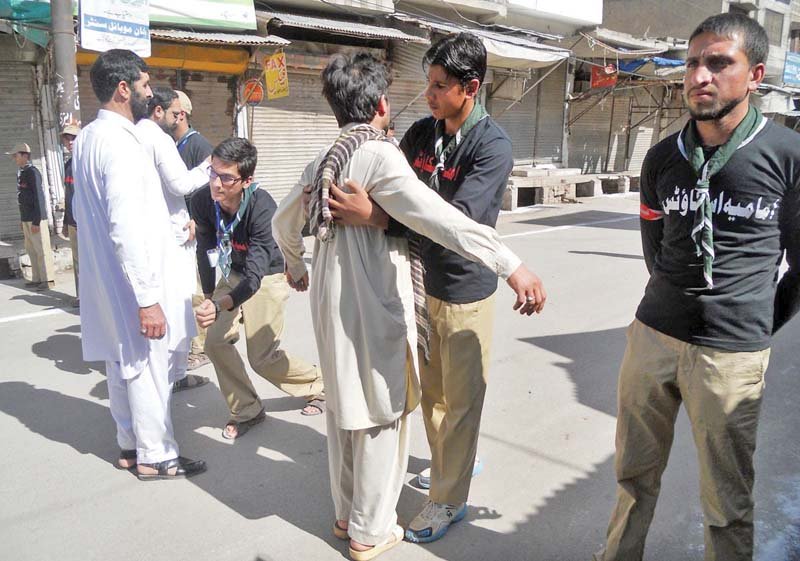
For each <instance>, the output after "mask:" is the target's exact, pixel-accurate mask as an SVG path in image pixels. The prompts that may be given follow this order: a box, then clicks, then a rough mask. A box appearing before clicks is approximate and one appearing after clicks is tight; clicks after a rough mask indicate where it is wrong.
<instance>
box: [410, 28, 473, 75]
mask: <svg viewBox="0 0 800 561" xmlns="http://www.w3.org/2000/svg"><path fill="white" fill-rule="evenodd" d="M434 64H437V65H439V66H441V67H442V68H444V71H445V72H447V75H448V76H452V77H453V78H456V79H458V81H459V82H461V85H462V86H466V85H467V84H468V83H469V81H470V80H476V79H477V80H479V81H480V83H481V84H483V79H484V78H485V77H486V47H484V46H483V43H482V42H481V40H480V39H478V38H477V37H476V36H475V35H473V34H472V33H454V34H452V35H448V36H447V37H445V38H444V39H442V40H441V41H439V42H438V43H436V44H435V45H433V46H432V47H431V48H430V49H428V51H427V52H426V53H425V56H423V57H422V68H423V69H424V70H425V71H426V72H427V69H428V68H430V67H431V66H433V65H434Z"/></svg>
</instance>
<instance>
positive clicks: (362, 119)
mask: <svg viewBox="0 0 800 561" xmlns="http://www.w3.org/2000/svg"><path fill="white" fill-rule="evenodd" d="M388 85H389V78H388V71H387V69H386V68H385V66H384V65H383V64H381V63H380V62H378V61H377V60H376V59H374V58H373V57H372V56H371V55H367V54H358V55H354V56H351V57H345V56H342V55H337V56H336V57H334V58H333V59H332V60H331V62H330V63H329V64H328V66H327V68H326V69H325V70H324V71H323V93H324V94H325V96H326V98H327V100H328V102H329V104H330V105H331V108H332V109H333V112H334V114H335V115H336V117H337V120H338V122H339V124H340V126H342V134H343V135H345V134H350V133H352V131H353V130H354V128H355V127H359V129H360V130H366V129H365V126H364V125H365V124H369V125H371V126H372V127H373V130H374V129H377V131H381V130H384V129H385V128H386V127H387V126H388V124H389V103H388V101H387V98H386V91H387V89H388ZM377 131H375V132H377ZM340 139H341V137H340ZM338 142H339V141H337V144H338ZM327 153H328V149H327V148H326V149H325V150H323V151H322V152H320V154H319V156H318V157H317V158H316V160H315V161H314V162H312V163H310V164H309V165H308V166H307V167H306V169H305V171H304V172H303V175H302V177H301V179H300V181H299V182H298V184H297V185H295V187H294V189H293V190H292V191H291V193H290V194H289V195H288V196H287V197H286V198H285V199H284V200H283V202H282V203H281V205H280V207H279V209H278V212H277V213H276V215H275V217H274V219H273V235H274V237H275V240H276V241H277V242H278V245H279V247H280V248H281V251H282V252H283V253H284V257H285V259H286V269H287V277H288V278H289V282H290V283H291V284H292V285H293V286H294V287H295V288H296V289H298V290H305V288H306V286H307V282H308V273H307V271H306V267H305V263H304V262H303V253H304V249H305V248H304V245H303V240H302V235H301V231H302V229H303V226H304V224H305V222H306V217H305V213H304V210H305V209H304V205H303V189H304V187H305V186H306V185H309V184H314V182H315V177H316V176H317V172H318V169H319V167H320V166H321V165H323V164H324V162H326V161H327V160H326V154H327ZM341 178H351V179H352V180H354V181H356V182H358V183H360V184H361V185H364V186H365V187H366V189H367V191H368V192H369V194H370V196H371V197H372V198H373V199H375V200H376V201H380V203H379V204H380V205H381V206H382V207H383V209H384V210H385V211H386V212H388V213H389V214H390V215H391V216H393V217H394V218H395V219H396V220H398V221H400V222H402V223H403V224H405V225H407V226H408V227H409V228H410V229H412V230H414V231H416V232H419V233H420V234H423V235H425V236H426V237H428V238H429V239H431V240H434V241H436V242H437V243H440V244H442V245H443V246H445V247H447V248H449V249H452V250H453V251H456V252H458V253H459V254H461V255H463V256H464V257H466V258H469V259H471V260H474V261H477V262H479V263H482V264H483V265H485V266H487V267H489V268H490V269H491V270H493V271H495V272H496V273H497V274H498V275H499V276H501V277H503V278H504V279H506V280H507V282H508V284H509V285H510V286H511V287H512V289H514V291H515V293H516V294H517V303H516V305H515V309H520V312H521V313H526V314H530V313H532V312H533V310H534V304H533V303H532V302H531V301H532V300H533V297H532V295H533V294H534V291H535V290H538V289H539V288H540V286H541V285H540V281H539V280H538V278H537V277H536V276H535V275H533V274H532V273H531V272H530V271H528V270H527V269H526V268H525V266H524V265H522V264H521V261H520V260H519V258H518V257H517V256H516V255H514V254H513V253H512V252H511V251H510V250H509V249H508V248H507V247H506V246H504V245H503V244H502V243H501V242H500V239H499V237H498V235H497V233H496V232H495V231H494V229H492V228H489V227H487V226H482V225H479V224H477V223H475V222H473V221H472V220H470V219H469V218H467V217H466V216H465V215H464V214H462V213H460V212H459V211H457V210H456V209H455V208H454V207H452V206H451V205H449V204H448V203H446V202H445V201H444V200H443V199H442V198H441V197H439V196H438V195H437V194H436V193H435V192H434V191H432V190H431V189H429V188H428V187H427V186H426V185H425V184H423V183H421V182H420V181H418V180H417V178H416V175H415V174H414V172H413V170H412V169H411V167H410V166H409V165H408V163H407V162H406V159H405V157H404V156H403V154H402V153H401V152H400V150H399V149H398V148H397V146H395V145H394V144H392V143H391V142H388V141H383V140H367V141H366V142H364V143H363V144H361V145H360V147H359V148H357V149H356V150H355V151H354V152H353V154H352V157H351V158H350V159H349V161H348V162H347V163H345V164H344V165H343V167H342V173H341ZM313 196H314V195H313V194H312V197H313ZM312 231H313V230H312ZM310 288H311V292H310V302H311V312H312V319H313V321H314V330H315V334H316V338H317V346H318V351H319V358H320V367H321V369H322V374H323V379H324V382H325V388H326V395H327V403H328V408H327V413H326V414H327V427H328V430H327V432H328V458H329V468H330V478H331V492H332V495H333V502H334V506H335V511H336V522H335V524H334V528H333V531H334V533H335V534H336V535H337V536H338V537H340V538H342V539H347V538H348V537H349V538H350V556H351V558H353V559H355V560H357V561H362V560H366V559H372V558H373V557H375V556H377V555H379V554H380V553H382V552H383V551H385V550H387V549H389V548H390V547H392V546H394V545H396V544H397V543H399V542H400V541H401V540H402V537H403V530H402V529H401V528H400V527H399V526H397V516H396V513H395V507H396V505H397V500H398V497H399V495H400V490H401V488H402V485H403V478H404V476H405V473H406V466H407V462H408V446H409V428H408V417H407V414H408V413H409V412H410V411H411V410H413V409H414V408H415V407H416V406H417V404H418V402H419V395H420V391H419V379H418V373H417V328H416V320H415V309H414V288H413V286H412V274H411V265H410V260H409V244H408V241H407V240H406V238H401V237H390V236H387V235H386V233H385V232H384V231H383V230H378V229H376V228H369V227H339V226H336V228H335V235H334V236H333V237H332V239H329V240H328V241H325V242H321V241H320V240H319V236H318V239H317V240H316V242H315V245H314V259H313V264H312V271H311V287H310Z"/></svg>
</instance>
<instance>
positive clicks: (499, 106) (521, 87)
mask: <svg viewBox="0 0 800 561" xmlns="http://www.w3.org/2000/svg"><path fill="white" fill-rule="evenodd" d="M494 81H495V83H494V84H487V88H492V90H494V91H496V92H503V91H507V92H520V93H522V92H524V91H525V90H527V89H528V88H529V87H530V84H531V83H532V82H535V81H536V78H535V77H534V78H532V79H531V78H525V77H523V76H508V75H504V74H503V73H502V71H496V72H495V73H494ZM515 82H516V83H515ZM501 87H502V88H503V89H502V90H501V89H500V88H501ZM488 95H490V92H489V91H487V96H488ZM509 97H511V96H509ZM537 99H538V88H534V89H533V90H532V91H530V92H528V94H527V95H526V96H524V97H523V98H522V99H520V101H519V103H517V104H515V105H514V106H513V107H512V108H511V109H507V107H508V106H509V105H511V103H513V101H514V100H513V99H505V98H502V97H492V98H490V99H489V101H488V103H487V106H488V107H487V110H488V111H489V114H490V115H492V116H493V118H494V120H495V121H497V124H499V125H500V126H501V127H502V129H503V130H504V131H506V134H507V135H508V137H509V138H510V139H511V146H512V151H513V153H514V160H515V161H521V160H528V161H530V160H531V159H532V158H533V145H534V139H535V137H536V104H537Z"/></svg>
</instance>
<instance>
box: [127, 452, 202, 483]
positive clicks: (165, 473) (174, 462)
mask: <svg viewBox="0 0 800 561" xmlns="http://www.w3.org/2000/svg"><path fill="white" fill-rule="evenodd" d="M139 465H140V466H144V467H149V468H152V469H154V470H156V471H157V473H152V474H148V473H139V472H137V473H136V477H138V478H139V481H157V480H159V479H185V478H187V477H192V476H193V475H197V474H198V473H203V472H204V471H205V470H206V463H205V462H204V461H202V460H190V459H189V458H184V457H183V456H178V457H177V458H172V459H171V460H165V461H163V462H157V463H155V464H142V463H140V464H139ZM173 468H177V469H175V473H172V474H171V473H170V470H172V469H173Z"/></svg>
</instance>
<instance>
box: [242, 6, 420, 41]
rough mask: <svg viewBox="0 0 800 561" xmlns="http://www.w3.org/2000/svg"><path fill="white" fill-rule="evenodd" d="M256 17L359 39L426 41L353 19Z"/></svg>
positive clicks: (268, 14)
mask: <svg viewBox="0 0 800 561" xmlns="http://www.w3.org/2000/svg"><path fill="white" fill-rule="evenodd" d="M256 19H257V20H258V22H259V23H262V22H265V23H267V24H270V25H274V26H276V27H284V26H285V27H297V28H300V29H313V30H316V31H324V32H326V33H333V34H335V35H345V36H348V37H358V38H361V39H379V40H386V39H394V40H397V41H408V42H411V43H427V42H428V40H427V39H425V38H423V37H417V36H415V35H409V34H408V33H403V32H402V31H400V30H399V29H394V28H391V27H379V26H377V25H368V24H365V23H356V22H353V21H344V20H334V19H327V18H315V17H310V16H298V15H294V14H283V13H278V12H264V11H260V10H259V11H256Z"/></svg>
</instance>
